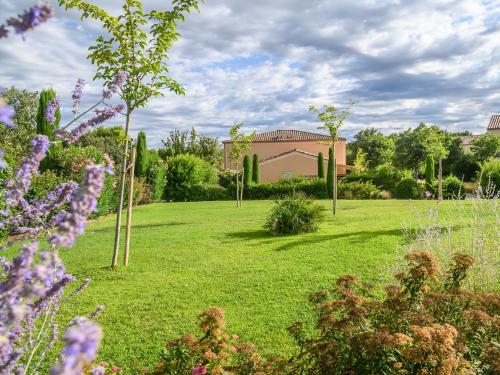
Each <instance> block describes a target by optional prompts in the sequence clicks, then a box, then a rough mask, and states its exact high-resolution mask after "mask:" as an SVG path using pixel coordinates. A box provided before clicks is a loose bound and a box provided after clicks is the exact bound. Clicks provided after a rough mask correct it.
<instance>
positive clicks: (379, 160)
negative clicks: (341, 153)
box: [348, 128, 394, 169]
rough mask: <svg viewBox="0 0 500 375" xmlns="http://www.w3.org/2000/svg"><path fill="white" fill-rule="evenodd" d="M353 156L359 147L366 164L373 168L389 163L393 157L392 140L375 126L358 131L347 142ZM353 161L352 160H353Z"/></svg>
mask: <svg viewBox="0 0 500 375" xmlns="http://www.w3.org/2000/svg"><path fill="white" fill-rule="evenodd" d="M348 148H349V149H350V150H351V151H352V154H353V157H354V156H355V155H357V153H358V151H359V150H360V149H361V150H363V152H364V153H365V155H366V156H365V157H366V165H367V167H368V168H370V169H373V168H375V167H377V166H379V165H383V164H387V163H391V162H392V160H393V158H394V140H393V139H392V138H391V137H386V136H384V134H382V133H381V132H380V131H378V130H376V129H375V128H368V129H365V130H362V131H360V132H359V133H357V134H356V135H355V136H354V140H353V141H352V142H350V143H349V144H348ZM353 161H354V160H353Z"/></svg>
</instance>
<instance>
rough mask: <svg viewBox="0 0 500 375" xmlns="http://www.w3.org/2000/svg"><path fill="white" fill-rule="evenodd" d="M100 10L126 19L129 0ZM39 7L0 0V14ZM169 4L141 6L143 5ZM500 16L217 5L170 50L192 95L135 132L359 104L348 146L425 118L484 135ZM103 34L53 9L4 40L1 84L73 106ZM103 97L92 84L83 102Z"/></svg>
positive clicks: (493, 10)
mask: <svg viewBox="0 0 500 375" xmlns="http://www.w3.org/2000/svg"><path fill="white" fill-rule="evenodd" d="M96 3H97V4H100V5H102V6H104V7H106V9H107V10H109V11H110V12H111V13H113V14H118V12H119V9H120V3H121V1H118V0H106V1H104V0H99V1H96ZM30 4H31V1H25V0H21V1H13V0H11V1H5V0H4V1H3V2H1V3H0V14H2V15H4V14H11V13H12V12H13V11H15V10H21V9H22V8H23V7H26V6H29V5H30ZM164 4H165V2H163V1H159V0H147V1H144V5H145V8H146V9H152V8H154V7H159V8H164ZM499 8H500V7H498V2H497V1H494V0H489V1H480V0H419V1H412V0H377V1H375V0H358V1H352V0H349V1H347V0H336V1H328V0H311V1H307V2H305V1H303V0H266V1H264V0H252V1H247V0H208V1H206V2H205V4H203V5H202V6H201V12H200V13H196V12H194V13H192V14H190V15H189V16H188V17H187V18H186V22H185V23H184V24H182V25H181V26H180V28H179V31H180V33H181V38H180V40H179V41H178V42H176V43H175V45H174V47H173V49H172V51H171V56H170V61H169V64H170V65H169V66H170V72H171V74H172V76H173V77H174V78H175V79H177V80H178V81H179V82H180V83H182V84H183V85H184V86H185V88H186V91H187V95H186V96H183V97H176V96H175V95H173V94H171V93H166V95H165V97H162V98H155V99H153V100H151V102H150V105H149V107H148V108H147V109H141V110H139V111H137V112H136V114H135V115H134V119H133V124H132V128H133V134H136V132H137V131H139V130H145V131H146V132H147V134H148V136H149V139H150V141H149V143H150V144H151V145H153V146H160V145H161V142H160V139H161V138H164V137H165V136H167V135H168V132H169V131H170V130H173V129H189V128H191V127H193V126H194V127H196V128H197V129H198V130H199V131H201V132H204V133H206V134H209V135H213V136H219V137H221V138H225V137H226V134H227V129H228V127H229V126H230V125H231V124H232V123H233V122H235V121H243V122H244V123H245V125H246V128H247V129H248V130H250V129H256V130H257V131H266V130H271V129H276V128H296V129H303V130H310V131H314V130H315V129H316V127H317V123H316V122H315V120H314V116H313V115H312V114H311V113H309V112H308V111H307V108H308V106H309V105H311V104H314V105H322V104H330V103H332V104H336V105H339V106H343V105H346V104H347V103H348V102H349V100H350V99H356V100H358V102H359V104H358V105H356V107H355V108H354V111H353V112H354V113H353V115H352V117H351V118H350V119H349V120H348V121H347V123H346V128H345V130H343V135H344V136H348V137H351V136H352V135H353V134H354V133H355V132H356V131H358V130H360V129H363V128H366V127H368V126H373V127H376V128H379V129H381V130H382V131H384V132H393V131H400V130H403V129H405V128H407V127H410V126H416V125H418V123H419V122H421V121H423V122H429V123H436V124H439V125H441V126H443V127H445V128H448V129H450V130H470V131H473V132H483V131H484V129H485V127H486V125H487V122H488V119H489V117H490V116H491V115H492V114H494V113H498V110H499V109H498V99H499V94H498V93H499V89H500V74H499V73H498V72H499V71H500V69H499V68H500V57H499V56H500V54H499V52H500V38H499V37H500V26H499V25H500V9H499ZM98 32H99V25H98V24H96V23H94V22H85V23H84V24H81V23H80V21H79V15H78V13H77V12H69V13H67V12H64V10H62V9H58V10H57V17H56V18H55V19H53V20H51V21H50V22H49V23H48V24H47V25H44V26H42V27H40V28H39V29H38V30H37V31H36V32H32V33H30V34H29V35H28V39H27V41H26V42H22V41H21V40H20V38H17V37H15V38H10V39H9V40H5V39H4V40H2V41H1V42H0V65H1V66H2V69H1V71H0V85H3V86H6V85H15V86H19V87H22V88H30V89H34V90H40V89H41V88H43V87H47V86H54V87H55V88H56V89H57V91H58V92H59V95H60V96H61V98H62V99H65V100H64V102H63V103H64V105H65V107H66V108H69V107H70V103H69V101H68V100H67V99H68V98H69V96H70V92H71V90H72V85H73V84H74V81H75V80H76V78H79V77H82V78H85V79H86V80H88V81H91V78H92V75H93V72H94V67H93V66H92V65H91V64H90V63H89V62H88V61H87V60H86V54H87V47H88V46H89V45H90V44H92V42H93V40H94V39H95V36H96V35H97V33H98ZM99 93H100V84H99V82H95V83H92V84H91V85H90V87H89V88H88V89H87V96H86V100H87V104H89V103H90V102H91V101H92V100H94V99H96V98H97V97H98V95H99ZM67 112H68V111H67ZM65 114H68V115H69V113H65ZM120 121H121V120H118V121H117V123H118V122H120Z"/></svg>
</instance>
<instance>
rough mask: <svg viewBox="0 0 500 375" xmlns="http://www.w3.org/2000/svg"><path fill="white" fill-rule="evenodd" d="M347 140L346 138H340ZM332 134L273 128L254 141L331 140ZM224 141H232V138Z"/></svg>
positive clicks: (257, 136) (259, 135) (256, 137)
mask: <svg viewBox="0 0 500 375" xmlns="http://www.w3.org/2000/svg"><path fill="white" fill-rule="evenodd" d="M339 139H340V140H345V138H339ZM329 140H330V136H329V135H326V134H318V133H311V132H304V131H301V130H273V131H270V132H265V133H258V134H256V136H255V140H254V142H297V141H329ZM224 143H231V141H230V140H227V141H224Z"/></svg>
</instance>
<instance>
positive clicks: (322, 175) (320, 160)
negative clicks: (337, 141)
mask: <svg viewBox="0 0 500 375" xmlns="http://www.w3.org/2000/svg"><path fill="white" fill-rule="evenodd" d="M318 177H319V178H325V160H324V159H323V153H322V152H320V153H319V154H318Z"/></svg>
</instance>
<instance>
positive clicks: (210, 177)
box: [165, 154, 217, 201]
mask: <svg viewBox="0 0 500 375" xmlns="http://www.w3.org/2000/svg"><path fill="white" fill-rule="evenodd" d="M215 184H217V176H216V173H215V168H214V167H213V166H212V165H211V164H210V163H209V162H207V161H205V160H203V159H200V158H198V157H196V156H194V155H190V154H184V155H177V156H174V157H173V158H171V159H169V160H168V166H167V183H166V186H165V196H166V198H167V199H168V200H173V201H191V200H197V199H196V197H195V196H193V194H196V189H193V187H195V186H200V185H215Z"/></svg>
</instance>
